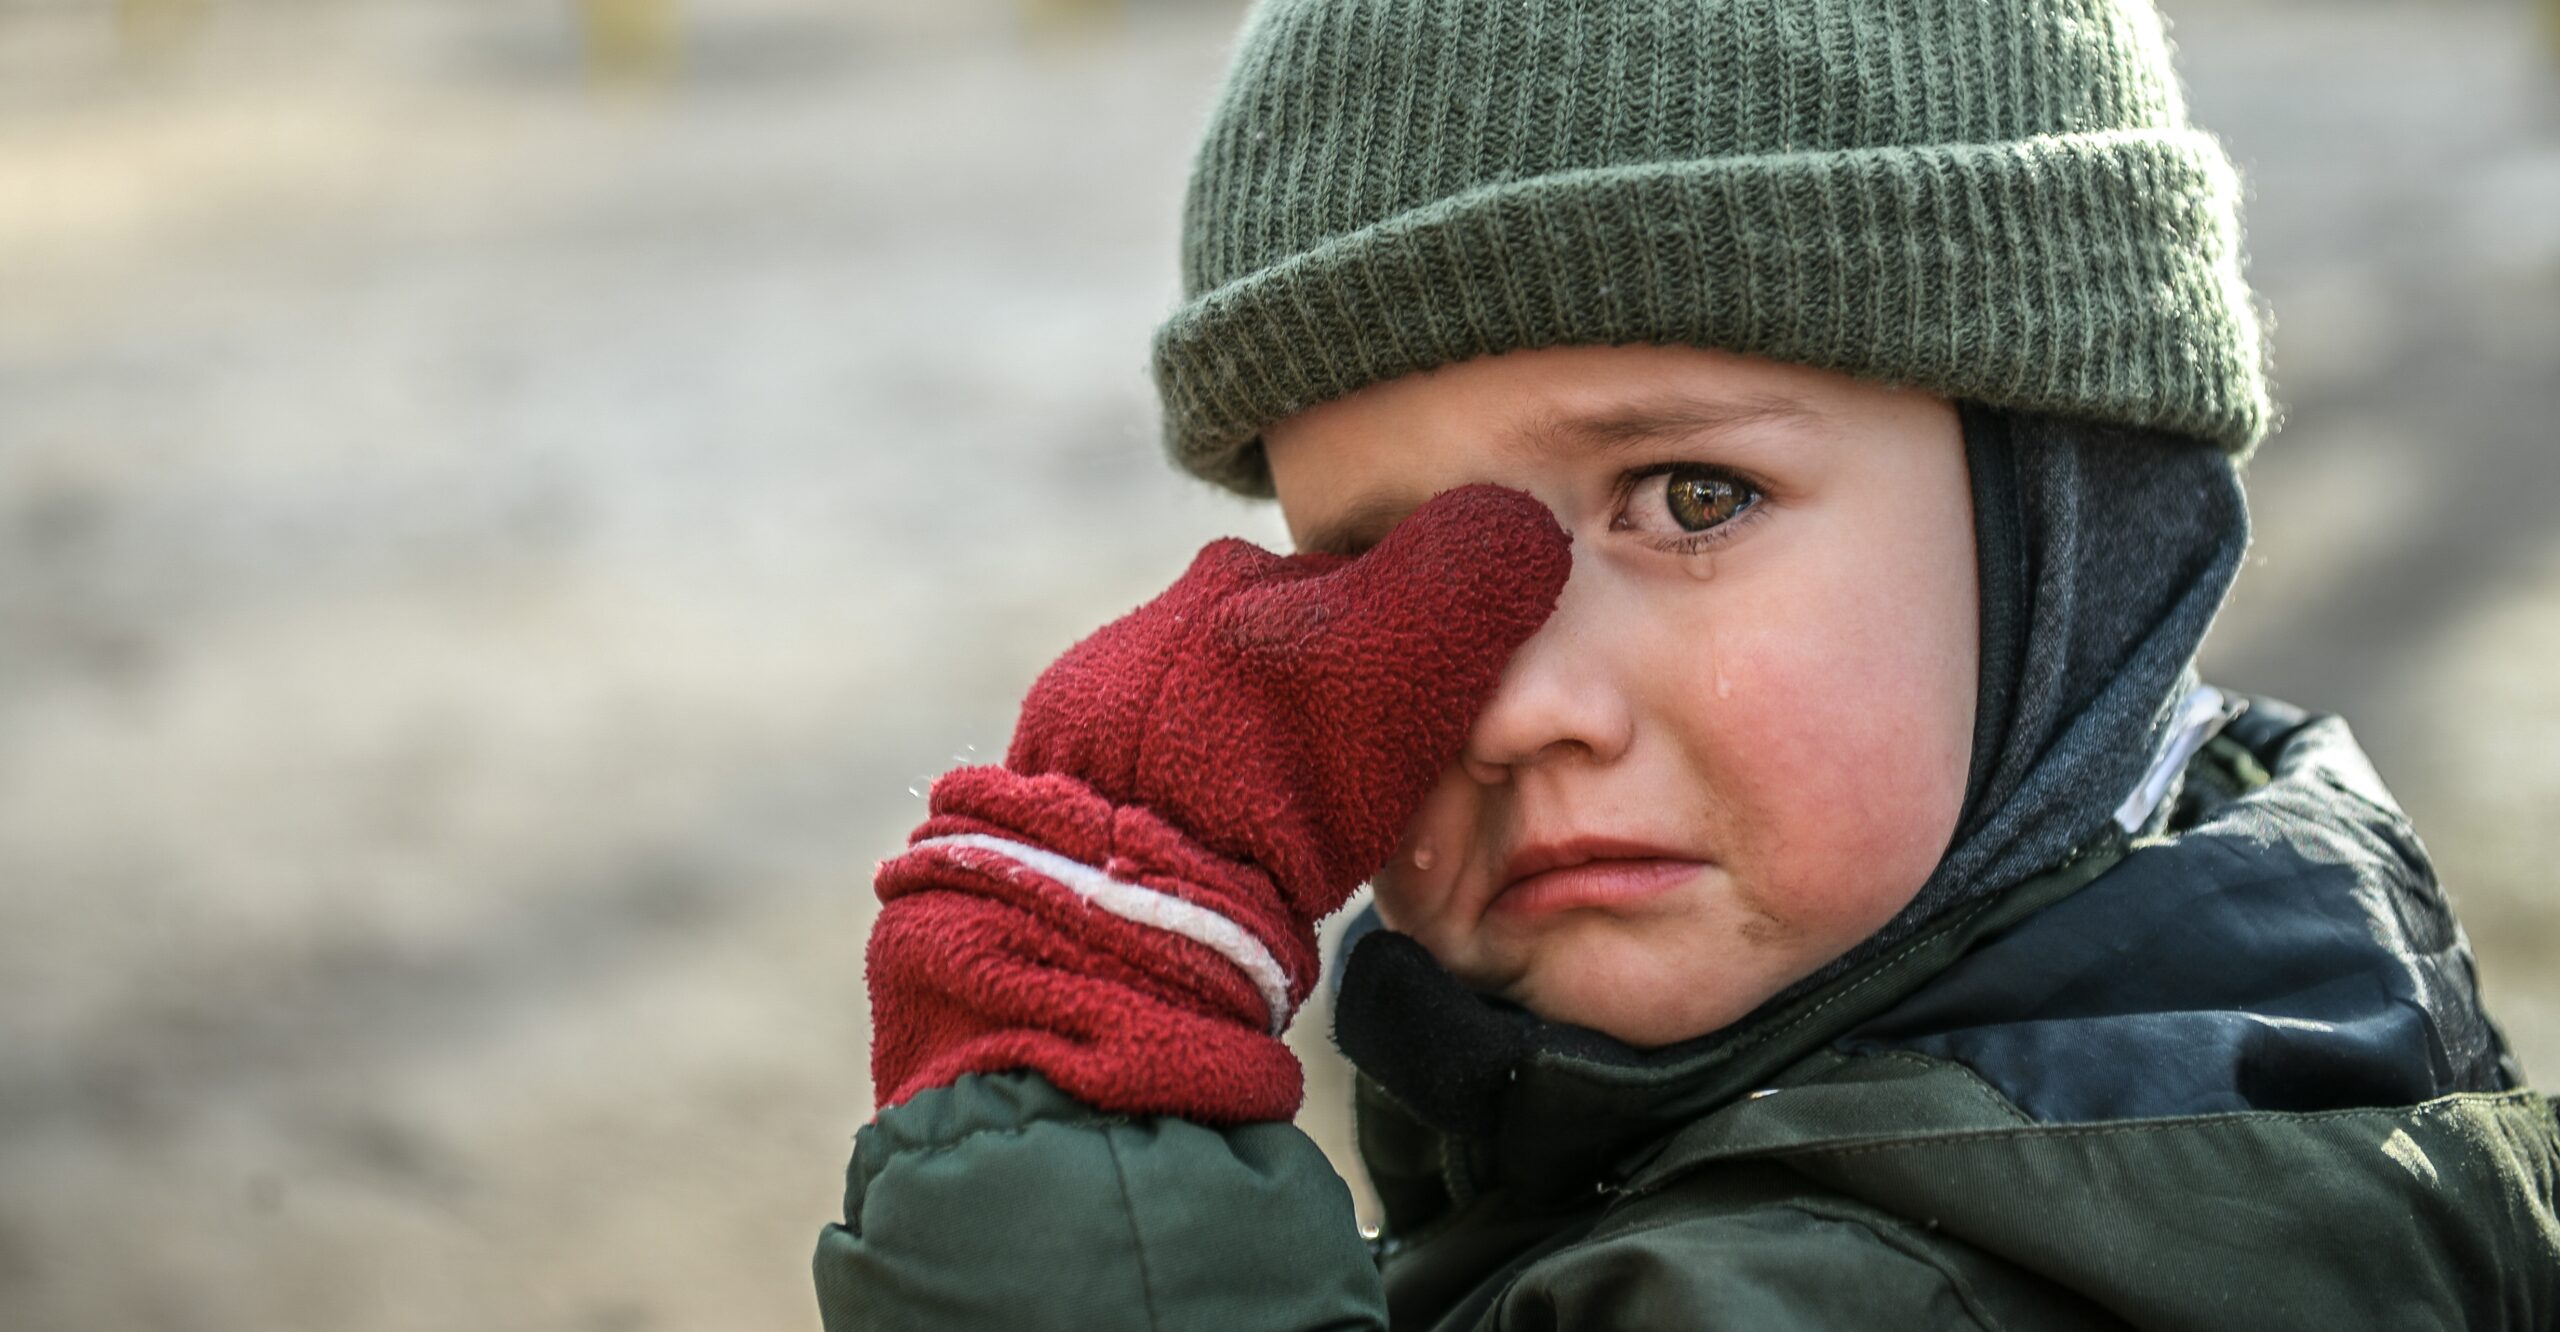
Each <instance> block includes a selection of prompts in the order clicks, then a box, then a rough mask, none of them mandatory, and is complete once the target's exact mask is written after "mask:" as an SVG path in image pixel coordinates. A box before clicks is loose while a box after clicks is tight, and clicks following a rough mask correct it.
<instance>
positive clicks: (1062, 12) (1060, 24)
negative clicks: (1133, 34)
mask: <svg viewBox="0 0 2560 1332" xmlns="http://www.w3.org/2000/svg"><path fill="white" fill-rule="evenodd" d="M1014 2H1015V4H1016V5H1017V6H1019V7H1020V9H1021V11H1022V26H1023V27H1024V28H1026V29H1028V30H1029V31H1030V32H1032V33H1033V34H1034V35H1039V36H1069V35H1073V34H1076V33H1082V32H1090V31H1093V30H1095V29H1099V28H1105V27H1110V26H1113V25H1116V24H1117V23H1118V22H1119V21H1120V19H1121V18H1122V16H1123V15H1124V14H1126V12H1127V11H1128V0H1014Z"/></svg>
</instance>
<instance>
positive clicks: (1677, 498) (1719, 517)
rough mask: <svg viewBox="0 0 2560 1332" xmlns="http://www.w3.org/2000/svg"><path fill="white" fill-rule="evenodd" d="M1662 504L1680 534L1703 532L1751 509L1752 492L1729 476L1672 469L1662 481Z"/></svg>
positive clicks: (1701, 469)
mask: <svg viewBox="0 0 2560 1332" xmlns="http://www.w3.org/2000/svg"><path fill="white" fill-rule="evenodd" d="M1662 503H1663V507H1665V508H1667V509H1669V510H1670V511H1671V521H1673V522H1675V523H1678V524H1679V525H1680V527H1681V530H1683V531H1688V532H1703V531H1705V530H1707V529H1708V528H1710V527H1714V526H1715V525H1717V524H1718V523H1722V522H1725V521H1727V520H1729V519H1731V518H1732V517H1733V516H1734V515H1735V514H1737V513H1740V512H1742V511H1743V510H1744V509H1746V508H1748V507H1750V504H1751V492H1750V491H1749V489H1748V488H1746V487H1744V486H1742V485H1740V484H1738V483H1737V482H1735V481H1734V479H1733V478H1731V477H1729V476H1721V475H1718V474H1717V473H1714V472H1710V471H1707V470H1705V469H1704V468H1697V467H1675V468H1673V469H1671V471H1670V472H1669V473H1667V474H1666V475H1665V476H1664V477H1663V486H1662Z"/></svg>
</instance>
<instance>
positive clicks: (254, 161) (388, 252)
mask: <svg viewBox="0 0 2560 1332" xmlns="http://www.w3.org/2000/svg"><path fill="white" fill-rule="evenodd" d="M2169 9H2170V10H2171V12H2172V15H2173V17H2174V18H2175V19H2176V20H2177V36H2178V37H2179V39H2180V42H2181V45H2182V48H2183V49H2182V60H2183V64H2184V68H2185V71H2186V73H2187V76H2188V78H2189V81H2190V84H2191V85H2192V90H2193V96H2194V101H2195V105H2196V108H2197V111H2198V114H2199V117H2200V118H2201V119H2202V120H2203V121H2204V122H2205V123H2207V124H2209V125H2211V126H2213V127H2215V128H2218V129H2219V130H2221V131H2222V132H2223V133H2224V134H2225V135H2226V136H2227V138H2228V140H2229V142H2230V144H2231V146H2232V148H2233V150H2234V152H2235V154H2236V155H2237V156H2238V157H2239V158H2240V159H2241V160H2242V162H2243V163H2244V165H2245V167H2246V168H2247V170H2248V172H2249V176H2250V180H2251V182H2252V190H2253V197H2252V200H2251V217H2252V223H2253V232H2252V236H2253V251H2254V256H2255V258H2254V264H2255V267H2254V272H2255V276H2256V278H2257V280H2258V282H2259V284H2260V285H2261V286H2262V288H2263V290H2264V291H2265V293H2266V295H2267V297H2268V298H2269V300H2270V302H2271V303H2272V305H2273V307H2274V308H2275V310H2276V311H2277V312H2278V314H2279V315H2280V318H2281V322H2280V324H2279V327H2278V329H2277V332H2276V346H2277V352H2278V368H2279V371H2280V373H2281V379H2282V388H2283V394H2284V397H2285V399H2286V402H2287V404H2288V407H2289V420H2288V423H2287V425H2286V428H2285V430H2284V433H2283V435H2282V436H2281V437H2280V438H2278V439H2277V440H2276V441H2275V442H2274V443H2272V444H2271V445H2270V446H2269V447H2268V448H2267V449H2266V451H2265V453H2264V454H2263V456H2262V458H2261V460H2260V462H2259V463H2258V465H2257V467H2256V469H2255V474H2254V477H2253V485H2254V490H2255V493H2256V497H2257V503H2258V511H2259V514H2260V517H2261V528H2262V536H2261V540H2260V543H2259V547H2258V551H2257V553H2256V555H2255V557H2254V558H2253V559H2252V561H2251V568H2250V570H2249V573H2248V575H2247V577H2246V580H2245V581H2244V584H2243V587H2242V591H2241V593H2240V596H2239V599H2238V604H2237V606H2236V608H2235V610H2234V612H2233V613H2232V615H2231V616H2230V617H2229V619H2228V621H2227V622H2226V625H2225V627H2224V629H2223V630H2222V631H2221V632H2220V634H2219V635H2218V637H2217V638H2216V640H2215V642H2214V644H2213V646H2212V649H2211V657H2212V660H2213V663H2214V664H2215V666H2216V668H2217V669H2216V674H2217V677H2218V678H2219V679H2221V680H2222V681H2224V682H2225V683H2229V684H2234V685H2237V686H2240V687H2244V688H2250V689H2257V690H2265V691H2270V692H2276V693H2280V694H2285V695H2289V696H2291V697H2293V698H2296V699H2298V700H2301V701H2303V702H2306V703H2309V704H2313V705H2317V706H2320V707H2325V708H2335V709H2341V710H2343V711H2345V712H2347V713H2348V714H2349V715H2350V716H2351V717H2353V718H2354V719H2355V721H2356V722H2357V724H2358V726H2359V727H2360V729H2361V731H2362V733H2363V735H2364V736H2365V738H2366V739H2367V740H2368V741H2369V742H2370V744H2371V746H2372V748H2373V750H2374V753H2375V755H2376V757H2377V758H2378V760H2379V762H2380V764H2381V767H2382V769H2383V771H2384V773H2385V774H2386V776H2388V777H2389V778H2391V779H2392V780H2393V781H2394V783H2395V784H2396V785H2397V786H2398V788H2399V789H2400V791H2401V793H2402V794H2403V795H2404V797H2405V798H2406V800H2407V803H2408V804H2409V805H2410V806H2411V808H2412V809H2413V810H2414V812H2415V814H2416V816H2417V819H2418V822H2419V826H2420V828H2421V829H2422V830H2423V831H2424V832H2425V833H2426V834H2427V836H2428V838H2429V839H2430V841H2431V843H2432V844H2433V847H2434V849H2435V851H2436V853H2437V855H2438V857H2439V859H2440V862H2441V865H2442V868H2443V870H2444V872H2445V874H2446V877H2447V879H2448V880H2449V882H2450V883H2451V884H2452V885H2453V889H2454V892H2455V894H2456V896H2457V898H2458V899H2459V901H2460V903H2461V905H2462V907H2463V909H2464V910H2465V912H2466V913H2467V916H2468V919H2469V921H2470V924H2471V929H2472V934H2473V938H2474V939H2475V941H2476V942H2477V944H2478V946H2479V951H2480V955H2481V958H2482V962H2483V966H2484V968H2485V970H2486V973H2487V980H2488V984H2489V986H2490V988H2491V990H2492V993H2493V997H2494V999H2495V1000H2496V1002H2497V1004H2498V1006H2499V1008H2500V1010H2501V1011H2502V1012H2503V1014H2504V1015H2505V1017H2506V1019H2507V1021H2508V1023H2509V1025H2510V1028H2511V1030H2512V1031H2513V1033H2514V1036H2515V1038H2516V1040H2517V1043H2518V1044H2519V1046H2520V1047H2521V1048H2522V1050H2523V1052H2524V1054H2525V1057H2526V1059H2527V1061H2528V1063H2529V1065H2531V1066H2536V1067H2539V1068H2540V1069H2542V1070H2544V1071H2545V1072H2560V970H2555V966H2554V964H2555V962H2560V902H2555V901H2554V899H2553V897H2552V896H2551V894H2550V892H2549V891H2548V886H2547V883H2548V879H2549V877H2550V873H2551V867H2552V865H2553V863H2554V860H2555V853H2560V831H2555V829H2560V667H2555V663H2560V526H2555V523H2554V521H2553V519H2552V517H2551V509H2552V506H2553V505H2554V503H2555V501H2560V446H2555V441H2554V438H2553V437H2554V434H2555V427H2554V416H2555V412H2560V382H2555V381H2560V41H2555V40H2553V30H2552V29H2549V28H2545V27H2542V26H2539V25H2540V24H2542V23H2543V22H2545V20H2544V19H2542V18H2540V17H2538V16H2537V11H2536V10H2535V9H2534V8H2533V7H2532V6H2531V4H2529V3H2528V0H2509V2H2507V3H2492V2H2490V0H2474V2H2472V3H2461V2H2459V0H2407V2H2405V3H2385V2H2383V0H2371V2H2368V3H2340V2H2339V0H2316V2H2315V0H2301V2H2298V3H2278V2H2276V0H2172V3H2170V5H2169ZM1236 14H1237V9H1236V6H1235V5H1234V4H1232V3H1229V2H1228V0H1189V2H1186V0H1116V2H1115V0H934V3H929V4H928V3H924V2H923V0H913V2H912V3H906V2H901V0H719V2H717V3H714V2H712V0H700V2H698V3H697V2H694V0H686V3H683V4H681V5H678V4H677V3H675V2H674V0H585V2H584V3H570V2H569V0H123V2H122V3H116V4H111V3H106V2H105V0H0V1327H6V1328H9V1329H13V1330H24V1332H45V1330H50V1329H83V1330H87V1329H106V1330H117V1329H173V1330H188V1332H192V1330H196V1329H203V1330H205V1332H229V1330H231V1329H251V1328H257V1329H286V1330H293V1329H326V1330H328V1332H353V1330H363V1332H373V1330H375V1329H380V1330H383V1332H390V1330H392V1329H412V1328H416V1329H429V1328H432V1329H451V1328H466V1327H467V1328H487V1329H519V1328H521V1329H554V1328H557V1329H589V1330H593V1332H639V1330H641V1329H705V1330H707V1332H731V1330H734V1329H747V1328H812V1327H814V1326H815V1325H816V1315H815V1312H814V1309H813V1307H812V1302H811V1298H810V1295H809V1293H808V1283H807V1277H806V1267H805V1263H806V1254H807V1252H808V1249H809V1246H810V1243H811V1240H812V1237H813V1235H814V1233H815V1231H816V1229H817V1227H818V1226H819V1224H820V1223H821V1222H822V1221H824V1220H825V1219H827V1218H828V1217H829V1216H830V1215H832V1212H833V1209H834V1206H835V1201H836V1190H837V1188H838V1184H839V1172H840V1170H841V1167H842V1162H843V1158H844V1155H845V1152H846V1149H847V1146H848V1139H849V1135H850V1134H851V1132H852V1130H853V1128H854V1127H855V1126H856V1125H857V1124H858V1123H859V1122H861V1120H863V1119H864V1118H865V1117H866V1116H867V1114H868V1110H869V1099H868V1094H869V1089H868V1085H867V1082H866V1079H865V1062H866V1057H865V1051H864V1031H865V1016H864V1011H863V996H862V990H861V966H860V958H861V943H862V938H863V933H864V929H865V926H866V922H867V919H868V914H867V901H868V887H867V876H868V870H869V867H870V865H871V863H872V862H873V861H874V860H875V859H876V858H877V857H879V856H880V855H882V854H884V853H885V852H886V851H887V850H889V849H890V848H893V847H894V846H896V845H897V843H898V839H899V838H900V836H901V835H902V834H903V832H904V831H905V829H906V828H907V826H908V825H909V824H910V823H911V822H912V821H913V820H914V819H915V817H916V816H917V811H918V807H919V806H918V802H917V801H916V800H915V799H914V797H913V795H912V793H911V787H914V786H916V785H919V784H921V783H922V782H923V781H924V780H925V779H927V778H928V777H930V776H931V775H932V774H933V773H936V772H938V771H940V770H941V769H943V768H945V767H947V766H949V765H950V764H951V763H952V761H953V760H954V758H955V757H956V756H960V755H964V754H968V753H970V752H972V747H974V752H976V753H980V754H986V753H993V752H997V751H998V750H1000V748H1001V746H1002V743H1003V741H1004V739H1005V733H1006V727H1007V726H1008V724H1009V722H1010V718H1011V714H1012V710H1013V706H1014V702H1015V699H1016V698H1017V696H1018V695H1019V693H1020V691H1021V690H1022V688H1023V686H1024V685H1025V684H1026V683H1027V682H1028V681H1029V680H1030V678H1031V677H1032V675H1033V674H1034V673H1035V672H1036V671H1037V670H1038V669H1039V667H1040V666H1041V665H1042V664H1044V663H1045V662H1046V661H1047V660H1048V659H1049V658H1050V657H1051V656H1052V655H1054V654H1055V653H1056V652H1057V651H1059V650H1060V649H1061V648H1063V647H1064V646H1065V645H1066V644H1067V643H1068V642H1070V641H1071V640H1072V639H1073V638H1075V637H1076V636H1077V635H1078V634H1080V633H1081V632H1083V631H1084V630H1086V629H1088V628H1090V627H1091V626H1093V625H1094V624H1096V623H1098V622H1100V621H1101V620H1103V619H1105V618H1107V617H1108V616H1110V615H1112V614H1115V613H1117V612H1118V611H1120V610H1123V609H1125V608H1127V607H1128V606H1130V605H1132V604H1135V603H1136V602H1137V601H1139V600H1142V599H1144V598H1145V597H1146V596H1148V595H1150V594H1152V593H1153V592H1154V591H1155V590H1157V589H1158V588H1159V587H1160V586H1161V585H1162V584H1163V583H1164V582H1165V581H1167V580H1168V579H1169V578H1170V577H1171V576H1172V574H1173V573H1175V572H1176V571H1177V570H1178V569H1179V567H1180V565H1181V563H1182V562H1183V560H1184V559H1185V558H1186V556H1187V555H1188V553H1189V552H1190V551H1191V550H1192V549H1193V548H1194V547H1195V546H1196V545H1197V544H1198V543H1200V542H1201V541H1203V540H1205V539H1207V538H1208V537H1210V536H1212V535H1215V534H1219V533H1223V532H1230V531H1232V532H1241V533H1243V534H1245V535H1248V536H1252V537H1256V538H1258V539H1263V540H1266V541H1270V540H1276V539H1277V538H1278V536H1279V529H1278V527H1277V524H1276V521H1275V519H1274V517H1273V516H1272V514H1270V513H1269V512H1268V511H1266V510H1261V509H1256V508H1253V507H1250V506H1247V505H1245V504H1243V503H1241V502H1238V501H1234V500H1230V499H1227V498H1225V497H1222V496H1220V495H1218V494H1215V493H1212V492H1209V491H1207V490H1205V489H1204V488H1202V487H1199V486H1197V485H1195V484H1192V483H1189V482H1186V481H1183V480H1180V479H1177V478H1176V477H1175V476H1174V475H1172V474H1171V473H1170V472H1169V471H1168V470H1167V469H1166V468H1164V467H1163V466H1162V465H1161V464H1160V463H1159V462H1158V461H1157V456H1156V453H1155V445H1154V419H1155V418H1154V406H1153V402H1152V399H1151V396H1150V390H1149V387H1148V384H1147V380H1146V376H1145V346H1146V338H1147V335H1148V332H1149V330H1150V329H1151V327H1152V326H1153V324H1154V323H1155V321H1156V320H1157V319H1158V318H1159V317H1160V316H1161V315H1162V314H1163V313H1164V311H1165V310H1166V309H1167V308H1168V306H1169V305H1170V303H1171V301H1172V299H1173V289H1174V271H1175V270H1174V258H1173V256H1174V231H1175V225H1176V215H1177V209H1178V205H1179V197H1180V184H1181V176H1182V173H1183V170H1184V167H1185V164H1186V160H1187V157H1188V154H1189V148H1190V138H1191V135H1192V133H1193V130H1194V128H1195V127H1196V125H1197V123H1198V121H1199V118H1200V115H1201V112H1202V110H1203V108H1204V107H1205V105H1206V103H1207V100H1208V98H1209V96H1210V93H1211V90H1212V88H1213V85H1214V82H1215V80H1216V77H1217V74H1218V71H1219V68H1220V66H1221V64H1222V60H1223V56H1224V52H1225V48H1226V41H1227V37H1228V34H1229V32H1230V31H1231V28H1232V25H1233V23H1234V21H1235V18H1236ZM1310 1032H1314V1033H1320V1032H1321V1017H1320V1015H1319V1017H1317V1018H1316V1019H1315V1020H1312V1021H1307V1022H1302V1023H1301V1037H1302V1045H1303V1046H1304V1048H1307V1049H1309V1050H1311V1051H1318V1050H1320V1049H1321V1047H1322V1039H1321V1036H1320V1034H1319V1035H1317V1036H1315V1038H1314V1039H1312V1040H1307V1039H1305V1037H1306V1035H1307V1033H1310ZM1317 1073H1318V1081H1317V1090H1316V1094H1315V1099H1314V1102H1313V1104H1312V1108H1311V1109H1310V1111H1309V1114H1308V1122H1309V1124H1310V1126H1311V1127H1312V1128H1314V1129H1315V1130H1316V1131H1317V1132H1318V1133H1319V1135H1320V1136H1321V1137H1323V1138H1324V1139H1325V1140H1326V1141H1328V1142H1329V1143H1338V1142H1339V1137H1340V1124H1341V1116H1340V1113H1339V1100H1340V1096H1341V1090H1340V1086H1341V1084H1340V1081H1339V1078H1340V1075H1339V1071H1338V1069H1335V1068H1332V1067H1331V1066H1327V1065H1323V1064H1321V1063H1319V1065H1318V1066H1317Z"/></svg>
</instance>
